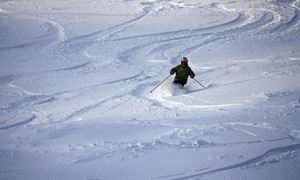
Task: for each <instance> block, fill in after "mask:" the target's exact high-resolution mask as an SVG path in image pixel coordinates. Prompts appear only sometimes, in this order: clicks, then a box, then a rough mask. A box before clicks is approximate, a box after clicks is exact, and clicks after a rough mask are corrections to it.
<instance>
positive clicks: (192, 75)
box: [189, 68, 195, 79]
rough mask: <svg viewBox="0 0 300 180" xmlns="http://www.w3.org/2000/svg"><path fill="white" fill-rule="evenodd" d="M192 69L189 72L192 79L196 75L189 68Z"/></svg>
mask: <svg viewBox="0 0 300 180" xmlns="http://www.w3.org/2000/svg"><path fill="white" fill-rule="evenodd" d="M189 69H190V70H189V71H190V72H189V74H190V77H191V78H192V79H194V77H195V73H194V72H193V70H192V69H191V68H189Z"/></svg>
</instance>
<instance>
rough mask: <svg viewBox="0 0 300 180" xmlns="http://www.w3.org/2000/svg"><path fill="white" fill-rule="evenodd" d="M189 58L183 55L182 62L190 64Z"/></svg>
mask: <svg viewBox="0 0 300 180" xmlns="http://www.w3.org/2000/svg"><path fill="white" fill-rule="evenodd" d="M188 61H189V60H188V58H186V57H183V58H182V59H181V64H183V65H188Z"/></svg>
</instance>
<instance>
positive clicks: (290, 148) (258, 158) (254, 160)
mask: <svg viewBox="0 0 300 180" xmlns="http://www.w3.org/2000/svg"><path fill="white" fill-rule="evenodd" d="M298 149H300V144H292V145H288V146H283V147H278V148H272V149H269V150H267V151H266V152H265V153H263V154H261V155H259V156H256V157H254V158H251V159H249V160H246V161H242V162H239V163H237V164H232V165H229V166H225V167H221V168H217V169H212V170H209V171H205V172H202V173H198V174H194V175H189V176H183V177H178V178H172V180H181V179H192V178H200V177H202V176H205V175H209V174H214V173H218V172H222V171H226V170H232V169H237V168H241V167H245V166H249V165H252V164H255V163H257V162H259V161H261V160H263V159H265V158H267V157H269V156H272V155H277V154H280V153H284V152H288V151H294V150H298Z"/></svg>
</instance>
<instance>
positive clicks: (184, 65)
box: [170, 57, 195, 87]
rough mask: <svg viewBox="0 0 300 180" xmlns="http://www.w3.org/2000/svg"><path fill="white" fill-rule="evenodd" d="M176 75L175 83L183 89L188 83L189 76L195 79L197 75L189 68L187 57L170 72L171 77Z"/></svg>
mask: <svg viewBox="0 0 300 180" xmlns="http://www.w3.org/2000/svg"><path fill="white" fill-rule="evenodd" d="M175 73H176V75H175V78H174V81H173V83H174V84H180V85H181V86H182V87H183V86H184V85H185V84H186V83H187V81H188V76H190V77H191V78H192V79H194V77H195V73H194V72H193V70H192V69H191V68H190V67H189V65H188V59H187V58H186V57H183V58H182V60H181V63H180V64H179V65H177V66H175V67H173V68H172V69H171V70H170V74H171V75H173V74H175Z"/></svg>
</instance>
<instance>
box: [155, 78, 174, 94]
mask: <svg viewBox="0 0 300 180" xmlns="http://www.w3.org/2000/svg"><path fill="white" fill-rule="evenodd" d="M170 76H172V74H170V75H169V76H168V77H166V78H165V79H164V80H162V81H161V82H160V83H159V84H158V85H157V86H156V87H155V88H154V89H152V91H150V92H151V93H153V91H154V90H155V89H156V88H158V87H159V86H160V85H161V84H162V83H163V82H165V81H166V80H167V79H168V78H169V77H170Z"/></svg>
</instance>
